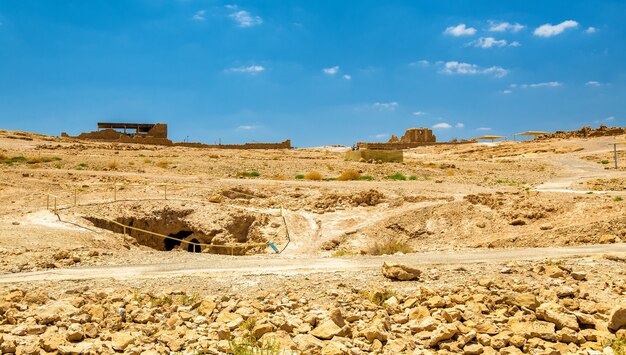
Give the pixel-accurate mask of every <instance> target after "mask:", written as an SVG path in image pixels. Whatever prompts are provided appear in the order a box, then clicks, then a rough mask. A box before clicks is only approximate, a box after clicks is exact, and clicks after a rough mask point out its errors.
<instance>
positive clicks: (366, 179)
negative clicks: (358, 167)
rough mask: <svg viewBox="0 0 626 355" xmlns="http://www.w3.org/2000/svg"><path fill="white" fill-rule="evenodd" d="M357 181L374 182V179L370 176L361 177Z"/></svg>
mask: <svg viewBox="0 0 626 355" xmlns="http://www.w3.org/2000/svg"><path fill="white" fill-rule="evenodd" d="M359 180H365V181H372V180H374V178H373V177H372V176H370V175H361V176H360V177H359Z"/></svg>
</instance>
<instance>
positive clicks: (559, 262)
mask: <svg viewBox="0 0 626 355" xmlns="http://www.w3.org/2000/svg"><path fill="white" fill-rule="evenodd" d="M546 265H549V266H560V265H563V260H556V261H555V260H552V259H546Z"/></svg>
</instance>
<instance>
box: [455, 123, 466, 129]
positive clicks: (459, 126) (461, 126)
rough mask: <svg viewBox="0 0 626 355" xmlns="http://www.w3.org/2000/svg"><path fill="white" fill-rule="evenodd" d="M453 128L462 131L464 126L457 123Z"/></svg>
mask: <svg viewBox="0 0 626 355" xmlns="http://www.w3.org/2000/svg"><path fill="white" fill-rule="evenodd" d="M454 128H457V129H462V128H465V124H463V123H461V122H459V123H457V124H455V125H454Z"/></svg>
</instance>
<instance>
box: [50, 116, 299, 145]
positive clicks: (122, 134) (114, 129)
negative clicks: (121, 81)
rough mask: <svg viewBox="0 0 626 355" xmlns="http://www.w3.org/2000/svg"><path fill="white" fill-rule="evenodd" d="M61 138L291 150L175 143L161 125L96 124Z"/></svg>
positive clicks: (286, 142) (283, 142)
mask: <svg viewBox="0 0 626 355" xmlns="http://www.w3.org/2000/svg"><path fill="white" fill-rule="evenodd" d="M61 137H63V138H74V139H83V140H95V141H104V142H119V143H142V144H157V145H168V146H181V147H191V148H218V149H291V148H292V147H291V140H289V139H287V140H285V141H282V142H279V143H258V142H254V143H244V144H204V143H193V142H180V143H175V142H172V141H171V140H169V139H168V138H167V125H166V124H163V123H111V122H98V130H97V131H92V132H85V133H81V134H79V135H78V136H70V135H68V134H67V133H65V132H62V133H61Z"/></svg>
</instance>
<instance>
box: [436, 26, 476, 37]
mask: <svg viewBox="0 0 626 355" xmlns="http://www.w3.org/2000/svg"><path fill="white" fill-rule="evenodd" d="M443 33H444V34H447V35H450V36H454V37H460V36H473V35H474V34H476V29H475V28H474V27H466V26H465V24H464V23H462V24H460V25H456V26H451V27H448V28H446V30H445V31H443Z"/></svg>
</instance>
